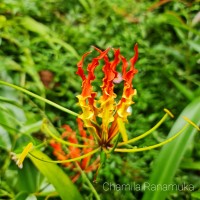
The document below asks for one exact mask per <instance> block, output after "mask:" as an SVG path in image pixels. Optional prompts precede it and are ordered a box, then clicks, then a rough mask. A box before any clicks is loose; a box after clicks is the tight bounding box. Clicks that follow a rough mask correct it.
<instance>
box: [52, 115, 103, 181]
mask: <svg viewBox="0 0 200 200" xmlns="http://www.w3.org/2000/svg"><path fill="white" fill-rule="evenodd" d="M77 124H78V130H79V134H80V136H81V140H82V141H83V142H84V145H89V146H93V145H94V140H93V136H92V135H87V134H86V131H85V130H84V128H83V122H82V120H81V119H80V118H77ZM63 128H64V129H65V131H64V132H63V133H62V136H61V137H62V139H63V140H66V141H69V142H71V143H74V144H78V137H79V136H77V134H76V132H75V131H73V130H72V129H71V127H70V126H68V125H63ZM50 145H51V147H52V148H53V155H54V156H55V157H56V158H57V159H58V160H61V161H62V160H67V159H73V158H77V157H79V156H81V155H84V154H87V153H89V152H91V151H92V148H91V147H83V148H82V149H81V148H79V147H75V146H69V148H68V149H66V148H64V147H63V145H62V144H61V143H59V142H57V141H56V140H55V139H52V140H51V141H50ZM62 164H63V166H65V167H67V168H69V169H72V170H73V171H75V172H76V174H75V175H74V176H73V177H72V178H71V179H72V181H73V182H75V181H76V180H77V179H78V178H79V176H80V171H79V170H76V168H77V166H76V165H77V164H78V165H79V167H80V168H81V169H82V170H83V171H84V172H86V173H87V172H90V171H93V170H96V169H97V167H98V165H99V159H98V158H97V159H96V160H95V161H93V162H91V156H88V157H85V158H83V159H82V160H81V161H79V162H76V163H75V162H67V163H62Z"/></svg>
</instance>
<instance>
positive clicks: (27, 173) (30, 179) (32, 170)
mask: <svg viewBox="0 0 200 200" xmlns="http://www.w3.org/2000/svg"><path fill="white" fill-rule="evenodd" d="M40 176H41V175H40V173H39V172H38V170H37V169H36V167H35V166H34V165H33V163H32V162H30V161H29V160H28V159H26V160H25V162H24V164H23V168H22V169H18V179H17V184H16V187H17V188H18V190H19V191H26V192H27V193H29V194H30V193H33V192H36V191H37V190H38V189H39V186H40Z"/></svg>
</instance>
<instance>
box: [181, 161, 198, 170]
mask: <svg viewBox="0 0 200 200" xmlns="http://www.w3.org/2000/svg"><path fill="white" fill-rule="evenodd" d="M180 167H181V168H182V169H190V170H200V162H194V161H183V162H182V163H181V165H180Z"/></svg>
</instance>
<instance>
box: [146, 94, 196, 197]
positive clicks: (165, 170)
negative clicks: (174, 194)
mask: <svg viewBox="0 0 200 200" xmlns="http://www.w3.org/2000/svg"><path fill="white" fill-rule="evenodd" d="M199 113H200V97H198V98H196V99H195V100H194V101H192V102H191V103H190V104H189V105H188V106H187V107H186V108H185V109H184V110H183V111H182V113H181V114H180V116H179V118H178V119H177V120H176V122H175V124H174V126H173V127H172V129H171V131H170V133H169V136H168V137H171V136H172V135H174V134H175V133H176V132H178V131H179V130H180V129H181V128H182V127H183V126H184V124H185V121H184V120H183V119H182V116H187V117H188V118H189V119H190V120H192V121H193V122H194V123H196V124H199V123H200V118H199ZM196 132H197V131H196V129H195V128H194V127H193V126H189V127H188V128H187V129H186V130H185V131H184V132H183V133H182V134H181V135H180V136H179V137H178V138H177V139H176V140H174V141H172V142H170V143H169V144H167V145H165V146H164V147H163V148H162V150H161V152H160V154H159V156H158V158H157V159H156V161H155V163H154V168H153V171H152V174H151V176H150V180H149V184H155V185H158V184H161V185H163V184H171V183H173V177H174V175H175V173H176V171H177V169H178V167H179V164H180V162H181V160H182V158H183V156H184V154H185V152H186V150H187V147H188V146H189V144H190V143H191V142H192V141H193V138H194V135H195V133H196ZM169 192H170V191H161V190H157V191H155V190H154V191H153V190H146V191H145V193H144V196H143V200H149V197H151V200H163V199H165V198H166V197H167V195H168V193H169Z"/></svg>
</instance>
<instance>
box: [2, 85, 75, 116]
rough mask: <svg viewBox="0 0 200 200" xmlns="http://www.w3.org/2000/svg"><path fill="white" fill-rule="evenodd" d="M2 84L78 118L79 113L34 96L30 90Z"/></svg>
mask: <svg viewBox="0 0 200 200" xmlns="http://www.w3.org/2000/svg"><path fill="white" fill-rule="evenodd" d="M0 84H3V85H6V86H9V87H12V88H14V89H16V90H19V91H21V92H24V93H26V94H28V95H29V96H32V97H34V98H36V99H39V100H41V101H43V102H45V103H47V104H49V105H51V106H54V107H55V108H58V109H59V110H62V111H63V112H66V113H68V114H71V115H74V116H76V117H77V116H78V114H77V113H75V112H73V111H71V110H69V109H67V108H65V107H63V106H60V105H58V104H57V103H54V102H52V101H50V100H48V99H45V98H43V97H41V96H39V95H37V94H34V93H33V92H30V91H28V90H26V89H24V88H21V87H19V86H17V85H13V84H11V83H7V82H4V81H0Z"/></svg>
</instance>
